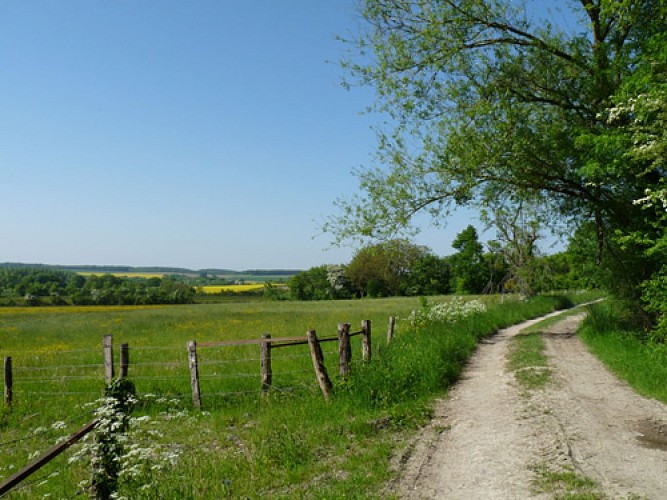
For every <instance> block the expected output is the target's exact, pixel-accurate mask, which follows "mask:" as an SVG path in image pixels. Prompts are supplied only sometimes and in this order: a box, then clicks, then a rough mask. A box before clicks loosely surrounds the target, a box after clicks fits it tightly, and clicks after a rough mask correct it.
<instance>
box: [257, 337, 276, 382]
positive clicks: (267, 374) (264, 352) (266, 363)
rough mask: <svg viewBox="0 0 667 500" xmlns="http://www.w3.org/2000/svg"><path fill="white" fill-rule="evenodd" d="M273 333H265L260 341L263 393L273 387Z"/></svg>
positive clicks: (260, 368)
mask: <svg viewBox="0 0 667 500" xmlns="http://www.w3.org/2000/svg"><path fill="white" fill-rule="evenodd" d="M270 339H271V335H270V334H268V333H265V334H263V335H262V341H261V342H260V343H259V370H260V375H261V377H262V393H263V394H265V395H266V394H267V393H268V392H269V389H271V382H272V379H273V371H272V370H271V342H270Z"/></svg>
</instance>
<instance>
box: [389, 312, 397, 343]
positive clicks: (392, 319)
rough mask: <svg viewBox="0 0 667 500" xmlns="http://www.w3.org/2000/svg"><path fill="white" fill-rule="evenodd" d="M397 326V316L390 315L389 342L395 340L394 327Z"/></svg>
mask: <svg viewBox="0 0 667 500" xmlns="http://www.w3.org/2000/svg"><path fill="white" fill-rule="evenodd" d="M395 327H396V316H389V326H388V327H387V344H390V343H391V341H392V340H394V328H395Z"/></svg>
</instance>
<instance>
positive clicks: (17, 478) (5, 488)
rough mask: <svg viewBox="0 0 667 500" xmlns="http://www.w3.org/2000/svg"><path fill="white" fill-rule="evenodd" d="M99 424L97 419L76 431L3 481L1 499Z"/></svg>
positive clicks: (0, 485) (0, 492)
mask: <svg viewBox="0 0 667 500" xmlns="http://www.w3.org/2000/svg"><path fill="white" fill-rule="evenodd" d="M97 422H98V420H97V419H95V420H93V421H92V422H89V423H87V424H86V425H84V426H83V427H82V428H81V429H79V430H78V431H76V432H75V433H74V434H72V435H71V436H70V437H68V438H67V439H65V440H64V441H61V442H60V443H58V444H55V445H53V446H52V447H51V448H49V449H48V450H47V451H46V452H44V454H43V455H42V456H41V457H38V458H36V459H35V460H33V461H32V462H30V463H29V464H28V465H26V466H25V467H23V469H21V470H19V471H18V472H16V473H15V474H13V475H11V476H9V477H8V478H7V479H5V480H4V481H2V483H1V484H0V497H1V496H4V495H5V493H7V492H9V491H10V490H11V489H12V488H14V487H15V486H17V485H18V484H19V483H20V482H21V481H23V480H24V479H26V478H27V477H28V476H30V475H31V474H32V473H33V472H35V471H37V470H39V469H40V468H41V467H42V466H44V465H46V464H47V463H49V462H50V461H51V460H53V459H54V458H55V457H57V456H58V455H60V454H61V453H62V452H63V451H65V450H66V449H67V448H69V447H70V446H72V445H73V444H74V443H76V442H77V441H79V440H80V439H81V438H82V437H83V436H85V435H86V434H88V433H89V432H90V431H92V430H93V429H94V428H95V426H96V425H97Z"/></svg>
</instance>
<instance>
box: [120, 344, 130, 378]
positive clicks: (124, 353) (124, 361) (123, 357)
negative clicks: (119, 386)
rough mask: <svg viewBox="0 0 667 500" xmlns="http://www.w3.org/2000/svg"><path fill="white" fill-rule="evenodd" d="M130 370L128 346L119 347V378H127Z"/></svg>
mask: <svg viewBox="0 0 667 500" xmlns="http://www.w3.org/2000/svg"><path fill="white" fill-rule="evenodd" d="M129 368H130V345H129V344H121V345H120V378H127V372H128V370H129Z"/></svg>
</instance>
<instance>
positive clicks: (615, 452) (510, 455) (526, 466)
mask: <svg viewBox="0 0 667 500" xmlns="http://www.w3.org/2000/svg"><path fill="white" fill-rule="evenodd" d="M582 318H583V314H578V315H575V316H570V317H568V318H567V319H565V320H563V321H560V322H558V323H557V324H555V325H552V326H550V327H548V328H547V329H546V331H545V332H544V335H543V337H544V339H545V344H546V348H545V354H546V355H547V356H548V359H549V369H550V371H551V380H550V382H549V383H548V384H547V385H546V387H544V388H541V389H532V390H526V389H524V388H522V387H521V386H520V385H519V384H518V383H517V382H516V380H515V377H514V374H513V373H512V372H511V371H509V370H508V368H507V366H506V364H507V354H508V346H509V343H510V341H511V339H512V337H513V336H514V335H516V334H517V333H519V332H520V331H521V330H523V329H524V328H526V327H528V326H530V325H532V324H534V323H535V322H537V321H540V320H542V319H544V318H538V319H537V320H532V321H529V322H525V323H522V324H520V325H516V326H514V327H511V328H507V329H505V330H502V331H500V332H499V333H498V334H497V335H495V336H493V337H491V338H490V339H488V340H487V341H485V342H483V343H482V344H480V346H479V347H478V349H477V351H476V353H475V354H474V356H473V357H472V358H471V360H470V362H469V365H468V367H467V369H466V370H465V372H464V374H463V377H462V379H461V380H460V382H459V383H458V384H457V385H456V386H455V387H454V388H453V389H452V390H451V391H450V393H449V396H448V398H446V399H443V400H441V401H438V402H437V403H436V407H435V412H434V418H433V419H432V421H431V422H430V423H429V424H428V425H427V426H425V427H424V428H423V429H422V430H421V431H420V433H419V435H418V436H417V438H415V439H414V440H413V441H412V442H411V443H410V445H409V446H408V447H407V449H406V450H405V451H404V453H403V454H402V455H401V456H400V457H397V466H398V467H400V471H401V473H400V480H399V482H398V484H397V485H395V492H396V493H397V494H398V496H399V497H402V498H446V499H466V500H470V499H524V498H554V497H556V496H558V495H562V494H563V493H564V491H563V490H562V489H561V490H559V489H558V488H559V487H561V485H560V484H559V483H558V482H557V481H553V480H552V481H547V483H546V485H545V484H544V482H541V479H540V478H543V477H544V471H550V472H554V473H568V474H569V476H570V477H577V478H579V479H583V478H587V480H590V481H589V482H590V484H593V487H592V489H591V490H590V491H588V490H587V491H588V493H590V494H591V495H592V496H587V497H586V498H648V499H656V500H658V499H667V405H665V404H663V403H660V402H658V401H655V400H651V399H646V398H643V397H641V396H639V395H638V394H637V393H635V392H634V391H633V390H632V389H630V388H629V387H628V386H627V385H626V384H625V383H623V382H620V381H619V380H618V379H617V378H616V377H615V376H614V375H612V374H611V373H610V372H609V371H608V370H607V369H606V368H605V367H604V365H602V363H601V362H600V361H598V360H597V358H595V357H594V356H593V355H592V354H590V353H589V352H588V350H587V349H586V347H585V346H584V345H583V344H582V342H581V341H580V340H579V338H578V337H577V336H576V335H575V332H576V329H577V326H578V324H579V322H580V321H581V320H582ZM551 477H553V476H551ZM565 493H567V491H565Z"/></svg>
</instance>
